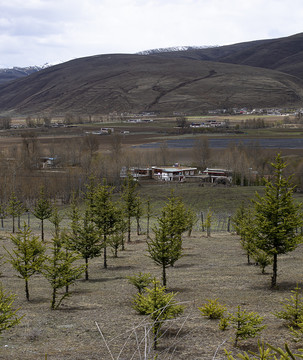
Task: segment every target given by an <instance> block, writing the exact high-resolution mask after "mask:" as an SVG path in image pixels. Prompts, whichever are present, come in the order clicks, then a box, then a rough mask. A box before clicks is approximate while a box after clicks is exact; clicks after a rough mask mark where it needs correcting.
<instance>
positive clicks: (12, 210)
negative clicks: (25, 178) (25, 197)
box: [6, 192, 25, 233]
mask: <svg viewBox="0 0 303 360" xmlns="http://www.w3.org/2000/svg"><path fill="white" fill-rule="evenodd" d="M6 211H7V213H8V214H9V215H11V216H12V218H13V233H14V232H15V219H16V217H17V216H20V215H21V214H23V213H24V211H25V208H24V206H23V204H22V202H21V201H19V200H18V199H17V197H16V195H15V193H14V192H13V193H12V194H11V196H10V198H9V202H8V206H7V208H6Z"/></svg>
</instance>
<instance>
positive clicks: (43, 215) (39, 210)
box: [33, 187, 53, 241]
mask: <svg viewBox="0 0 303 360" xmlns="http://www.w3.org/2000/svg"><path fill="white" fill-rule="evenodd" d="M52 211H53V208H52V204H51V202H50V200H49V199H48V198H47V197H46V194H45V191H44V187H42V188H41V189H40V194H39V198H38V200H37V201H36V204H35V207H34V210H33V214H34V216H35V217H36V218H37V219H39V220H41V238H42V241H44V220H46V219H49V218H50V217H51V216H52Z"/></svg>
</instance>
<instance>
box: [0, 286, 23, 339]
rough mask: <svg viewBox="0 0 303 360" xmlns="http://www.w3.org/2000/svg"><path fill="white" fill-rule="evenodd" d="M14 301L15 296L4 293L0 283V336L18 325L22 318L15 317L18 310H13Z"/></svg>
mask: <svg viewBox="0 0 303 360" xmlns="http://www.w3.org/2000/svg"><path fill="white" fill-rule="evenodd" d="M14 300H15V295H13V294H10V293H9V292H7V291H5V290H4V289H3V287H2V284H1V283H0V334H1V333H2V332H3V331H5V330H7V329H10V328H12V327H14V326H16V325H17V324H19V323H20V321H21V319H22V318H23V316H24V315H23V316H20V317H18V316H17V312H18V311H19V309H16V310H14V309H13V304H14Z"/></svg>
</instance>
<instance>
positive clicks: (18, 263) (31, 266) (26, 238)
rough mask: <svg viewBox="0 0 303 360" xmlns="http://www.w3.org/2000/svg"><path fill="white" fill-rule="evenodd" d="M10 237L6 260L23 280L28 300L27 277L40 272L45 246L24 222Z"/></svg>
mask: <svg viewBox="0 0 303 360" xmlns="http://www.w3.org/2000/svg"><path fill="white" fill-rule="evenodd" d="M10 239H11V241H12V243H13V245H14V248H13V250H12V251H8V250H7V249H6V252H7V254H8V260H9V262H10V263H11V264H12V266H13V267H14V269H15V270H16V271H17V272H18V274H19V275H18V276H19V277H20V278H22V279H24V281H25V295H26V299H27V300H28V301H29V285H28V283H29V279H30V277H31V276H33V275H34V274H35V273H37V272H40V270H41V267H42V264H43V262H44V260H45V250H46V249H45V246H44V245H43V243H42V242H41V241H40V240H39V237H38V236H33V235H32V232H31V230H30V228H29V227H28V226H27V225H25V224H24V227H23V230H20V231H19V232H18V233H17V234H16V235H15V236H14V235H11V236H10Z"/></svg>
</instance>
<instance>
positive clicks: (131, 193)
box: [122, 175, 138, 242]
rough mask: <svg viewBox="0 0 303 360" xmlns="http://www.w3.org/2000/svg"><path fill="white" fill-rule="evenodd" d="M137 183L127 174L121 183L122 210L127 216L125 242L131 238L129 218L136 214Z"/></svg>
mask: <svg viewBox="0 0 303 360" xmlns="http://www.w3.org/2000/svg"><path fill="white" fill-rule="evenodd" d="M137 185H138V184H137V182H136V181H135V180H134V178H133V177H132V176H131V175H128V177H127V178H126V179H125V180H124V183H123V185H122V199H123V201H124V212H125V214H126V217H127V234H128V235H127V242H130V240H131V218H132V217H133V216H136V208H137V205H138V195H137V194H136V188H137Z"/></svg>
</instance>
